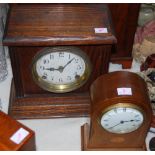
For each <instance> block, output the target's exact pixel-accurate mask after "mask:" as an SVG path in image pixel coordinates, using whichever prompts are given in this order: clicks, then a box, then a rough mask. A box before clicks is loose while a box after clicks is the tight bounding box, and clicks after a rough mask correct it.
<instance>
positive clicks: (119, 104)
mask: <svg viewBox="0 0 155 155" xmlns="http://www.w3.org/2000/svg"><path fill="white" fill-rule="evenodd" d="M115 108H132V109H136V110H138V111H140V113H141V114H142V116H143V122H142V124H143V123H144V119H145V114H144V110H143V109H142V108H140V107H139V106H137V105H135V104H133V103H117V104H114V105H111V106H108V107H107V108H106V109H104V110H103V111H102V112H101V115H100V116H99V117H98V118H97V122H98V123H99V124H100V126H101V127H102V128H103V129H104V130H105V131H107V132H110V131H109V130H107V129H105V128H104V127H103V126H102V125H101V119H102V116H103V115H104V114H105V113H107V112H108V111H110V110H112V109H115ZM142 124H141V125H140V126H139V127H138V128H137V129H139V128H140V127H141V126H142ZM137 129H135V130H137ZM135 130H134V131H135ZM134 131H131V132H134ZM131 132H127V133H115V132H110V133H113V134H128V133H131Z"/></svg>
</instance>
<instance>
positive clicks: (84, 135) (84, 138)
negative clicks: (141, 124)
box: [81, 123, 146, 151]
mask: <svg viewBox="0 0 155 155" xmlns="http://www.w3.org/2000/svg"><path fill="white" fill-rule="evenodd" d="M88 136H89V125H88V124H87V123H86V124H84V125H83V126H81V150H82V151H146V145H145V144H144V145H143V147H142V148H104V147H103V148H98V147H95V146H94V147H89V146H88V143H89V137H88Z"/></svg>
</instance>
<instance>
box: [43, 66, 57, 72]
mask: <svg viewBox="0 0 155 155" xmlns="http://www.w3.org/2000/svg"><path fill="white" fill-rule="evenodd" d="M44 70H49V71H55V70H58V71H59V68H53V67H51V68H45V69H44Z"/></svg>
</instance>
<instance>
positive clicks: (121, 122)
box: [108, 121, 124, 129]
mask: <svg viewBox="0 0 155 155" xmlns="http://www.w3.org/2000/svg"><path fill="white" fill-rule="evenodd" d="M123 123H124V122H123V121H120V122H119V123H118V124H116V125H114V126H112V127H110V128H108V129H112V128H114V127H115V126H118V125H120V124H123Z"/></svg>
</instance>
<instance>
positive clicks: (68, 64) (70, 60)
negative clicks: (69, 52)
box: [63, 58, 75, 69]
mask: <svg viewBox="0 0 155 155" xmlns="http://www.w3.org/2000/svg"><path fill="white" fill-rule="evenodd" d="M74 59H75V58H72V59H71V60H70V61H68V62H67V63H66V65H65V66H63V69H64V68H65V67H66V66H67V65H69V64H70V63H71V62H72V61H73V60H74Z"/></svg>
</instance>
